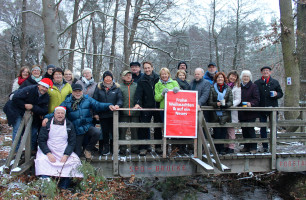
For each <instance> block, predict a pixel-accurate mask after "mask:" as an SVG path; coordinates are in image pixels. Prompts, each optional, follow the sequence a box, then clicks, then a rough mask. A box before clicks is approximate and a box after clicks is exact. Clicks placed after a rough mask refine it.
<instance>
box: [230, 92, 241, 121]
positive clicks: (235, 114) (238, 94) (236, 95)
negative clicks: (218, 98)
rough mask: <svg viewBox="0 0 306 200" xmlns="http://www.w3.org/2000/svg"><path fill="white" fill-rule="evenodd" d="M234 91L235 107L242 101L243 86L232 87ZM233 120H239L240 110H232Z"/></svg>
mask: <svg viewBox="0 0 306 200" xmlns="http://www.w3.org/2000/svg"><path fill="white" fill-rule="evenodd" d="M232 93H233V107H237V106H238V105H239V104H240V103H241V87H237V86H234V87H233V89H232ZM232 122H233V123H237V122H238V111H237V110H233V111H232Z"/></svg>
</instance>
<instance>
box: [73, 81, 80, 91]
mask: <svg viewBox="0 0 306 200" xmlns="http://www.w3.org/2000/svg"><path fill="white" fill-rule="evenodd" d="M75 90H81V91H83V87H82V85H80V84H77V83H76V84H72V91H75Z"/></svg>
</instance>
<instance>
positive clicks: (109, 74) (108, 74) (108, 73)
mask: <svg viewBox="0 0 306 200" xmlns="http://www.w3.org/2000/svg"><path fill="white" fill-rule="evenodd" d="M106 76H110V77H112V79H114V78H113V74H112V72H110V71H105V72H104V73H103V80H104V78H105V77H106Z"/></svg>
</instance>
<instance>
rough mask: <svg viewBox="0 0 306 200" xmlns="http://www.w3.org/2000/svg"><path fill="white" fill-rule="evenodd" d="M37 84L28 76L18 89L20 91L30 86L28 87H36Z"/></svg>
mask: <svg viewBox="0 0 306 200" xmlns="http://www.w3.org/2000/svg"><path fill="white" fill-rule="evenodd" d="M37 84H38V83H37V82H36V81H35V80H34V79H32V77H31V75H30V76H29V78H27V80H25V81H24V82H23V83H22V84H21V85H20V87H19V89H22V88H24V87H27V86H30V85H37Z"/></svg>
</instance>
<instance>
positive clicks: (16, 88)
mask: <svg viewBox="0 0 306 200" xmlns="http://www.w3.org/2000/svg"><path fill="white" fill-rule="evenodd" d="M19 86H20V85H19V84H18V78H16V79H15V80H14V82H13V87H12V92H14V91H15V90H18V88H19Z"/></svg>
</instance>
